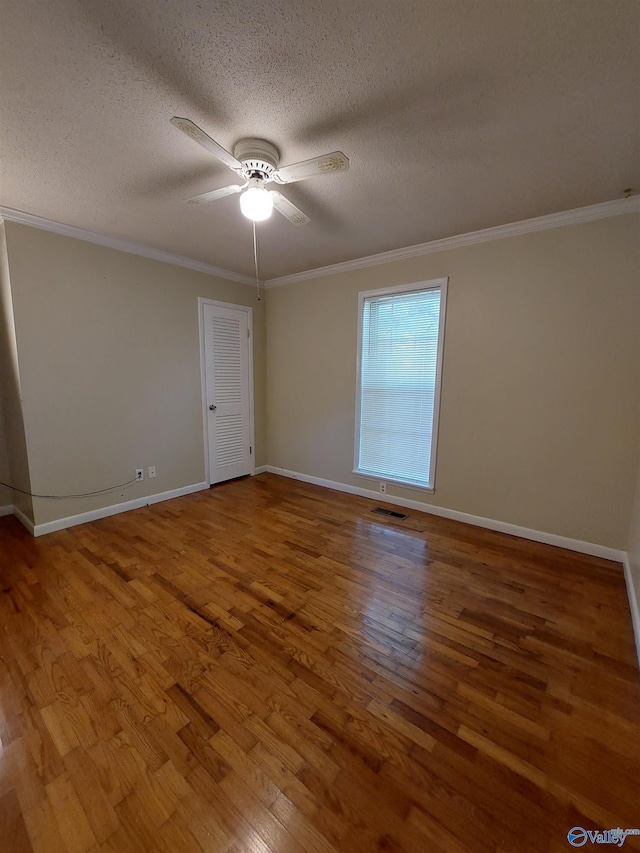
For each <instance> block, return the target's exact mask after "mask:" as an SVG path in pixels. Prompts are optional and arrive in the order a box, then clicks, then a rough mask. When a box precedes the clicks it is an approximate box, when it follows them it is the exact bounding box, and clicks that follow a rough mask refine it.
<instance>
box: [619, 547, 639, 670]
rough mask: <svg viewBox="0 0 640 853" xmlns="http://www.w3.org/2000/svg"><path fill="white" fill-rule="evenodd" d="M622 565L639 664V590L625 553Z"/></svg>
mask: <svg viewBox="0 0 640 853" xmlns="http://www.w3.org/2000/svg"><path fill="white" fill-rule="evenodd" d="M622 565H623V566H624V579H625V581H626V583H627V595H628V596H629V609H630V610H631V624H632V625H633V636H634V638H635V641H636V654H637V655H638V666H640V597H638V593H639V592H640V590H637V589H636V588H635V584H634V582H633V573H632V572H631V564H630V563H629V555H628V554H625V555H624V559H623V560H622Z"/></svg>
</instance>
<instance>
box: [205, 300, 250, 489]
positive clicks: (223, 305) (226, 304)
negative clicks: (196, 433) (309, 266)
mask: <svg viewBox="0 0 640 853" xmlns="http://www.w3.org/2000/svg"><path fill="white" fill-rule="evenodd" d="M205 305H211V306H213V307H214V308H231V309H233V310H234V311H244V312H245V313H246V314H247V327H248V329H249V343H248V346H249V436H250V441H251V450H252V452H251V471H250V472H249V476H251V477H253V476H254V474H255V473H256V436H255V417H254V408H253V308H252V307H251V306H250V305H236V303H235V302H221V301H220V300H219V299H207V298H205V297H204V296H199V297H198V325H199V328H200V387H201V396H202V435H203V439H204V467H205V475H206V476H205V479H206V483H207V487H209V486H211V461H210V459H209V428H208V421H207V417H208V416H207V411H208V409H207V406H208V405H209V401H208V400H207V376H206V370H207V362H206V354H205V346H204V334H205V331H204V306H205Z"/></svg>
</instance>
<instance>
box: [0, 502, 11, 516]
mask: <svg viewBox="0 0 640 853" xmlns="http://www.w3.org/2000/svg"><path fill="white" fill-rule="evenodd" d="M5 515H13V507H12V506H11V505H9V506H0V518H3V517H4V516H5Z"/></svg>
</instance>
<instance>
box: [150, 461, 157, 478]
mask: <svg viewBox="0 0 640 853" xmlns="http://www.w3.org/2000/svg"><path fill="white" fill-rule="evenodd" d="M155 476H156V466H155V465H149V479H150V480H153V478H154V477H155Z"/></svg>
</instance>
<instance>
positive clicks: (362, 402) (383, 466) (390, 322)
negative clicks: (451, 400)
mask: <svg viewBox="0 0 640 853" xmlns="http://www.w3.org/2000/svg"><path fill="white" fill-rule="evenodd" d="M428 285H432V286H428ZM411 287H412V288H414V289H412V290H407V289H404V288H401V289H399V288H394V289H390V290H389V291H378V292H375V291H374V292H373V293H368V294H361V300H360V301H361V305H360V310H361V334H360V376H359V383H358V385H359V387H358V395H359V399H358V401H357V404H358V405H357V409H358V414H359V424H356V465H355V470H356V473H359V474H368V475H371V476H374V477H378V478H381V479H385V480H393V481H397V482H400V483H407V484H409V485H415V486H421V487H423V488H433V480H434V467H435V439H436V430H437V414H438V403H439V400H438V397H439V385H440V382H439V377H440V360H441V351H442V323H441V318H442V317H443V315H444V311H443V310H442V309H443V302H444V293H445V288H446V279H445V280H439V281H438V283H437V284H436V283H431V282H427V283H425V285H424V287H423V289H420V290H416V289H415V288H416V285H411Z"/></svg>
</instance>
